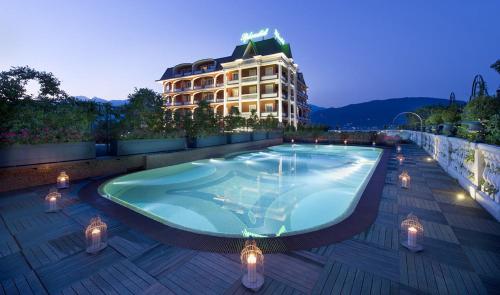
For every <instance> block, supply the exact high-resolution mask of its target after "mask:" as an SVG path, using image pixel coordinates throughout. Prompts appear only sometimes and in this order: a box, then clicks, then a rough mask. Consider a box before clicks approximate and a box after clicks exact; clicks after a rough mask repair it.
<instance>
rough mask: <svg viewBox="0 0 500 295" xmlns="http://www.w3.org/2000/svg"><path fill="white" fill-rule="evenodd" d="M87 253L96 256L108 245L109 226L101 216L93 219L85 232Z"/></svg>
mask: <svg viewBox="0 0 500 295" xmlns="http://www.w3.org/2000/svg"><path fill="white" fill-rule="evenodd" d="M85 239H86V241H87V253H90V254H96V253H99V252H100V251H101V250H102V249H104V248H106V246H107V245H108V226H107V225H106V223H104V222H103V221H102V220H101V218H100V217H99V216H97V217H95V218H92V219H91V220H90V224H89V225H88V226H87V229H86V230H85Z"/></svg>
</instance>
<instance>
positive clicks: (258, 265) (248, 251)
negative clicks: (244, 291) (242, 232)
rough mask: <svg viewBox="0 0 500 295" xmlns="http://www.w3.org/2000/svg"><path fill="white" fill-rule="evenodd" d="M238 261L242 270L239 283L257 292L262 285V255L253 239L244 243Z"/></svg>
mask: <svg viewBox="0 0 500 295" xmlns="http://www.w3.org/2000/svg"><path fill="white" fill-rule="evenodd" d="M240 259H241V266H242V270H243V277H242V278H241V283H242V284H243V286H245V287H246V288H248V289H250V290H252V291H258V290H259V289H260V287H262V285H263V284H264V255H263V254H262V251H261V250H260V249H259V247H257V243H256V242H255V240H254V239H252V238H250V239H249V240H247V241H246V242H245V247H244V248H243V250H242V251H241V256H240Z"/></svg>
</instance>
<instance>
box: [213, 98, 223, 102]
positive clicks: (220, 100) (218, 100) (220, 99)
mask: <svg viewBox="0 0 500 295" xmlns="http://www.w3.org/2000/svg"><path fill="white" fill-rule="evenodd" d="M214 102H224V98H217V99H216V100H215V101H214Z"/></svg>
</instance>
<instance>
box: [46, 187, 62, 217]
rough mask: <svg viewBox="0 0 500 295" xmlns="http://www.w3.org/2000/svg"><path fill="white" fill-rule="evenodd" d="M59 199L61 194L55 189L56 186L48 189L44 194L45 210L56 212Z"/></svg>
mask: <svg viewBox="0 0 500 295" xmlns="http://www.w3.org/2000/svg"><path fill="white" fill-rule="evenodd" d="M60 199H61V194H60V193H59V192H58V191H57V189H56V188H52V189H50V191H49V193H48V194H47V196H45V208H46V209H45V212H47V213H50V212H57V211H59V210H60V208H59V200H60Z"/></svg>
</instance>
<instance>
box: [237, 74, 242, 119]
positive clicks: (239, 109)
mask: <svg viewBox="0 0 500 295" xmlns="http://www.w3.org/2000/svg"><path fill="white" fill-rule="evenodd" d="M238 78H239V81H238V96H239V97H238V111H240V113H241V106H242V103H241V94H242V91H241V66H240V68H239V69H238Z"/></svg>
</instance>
